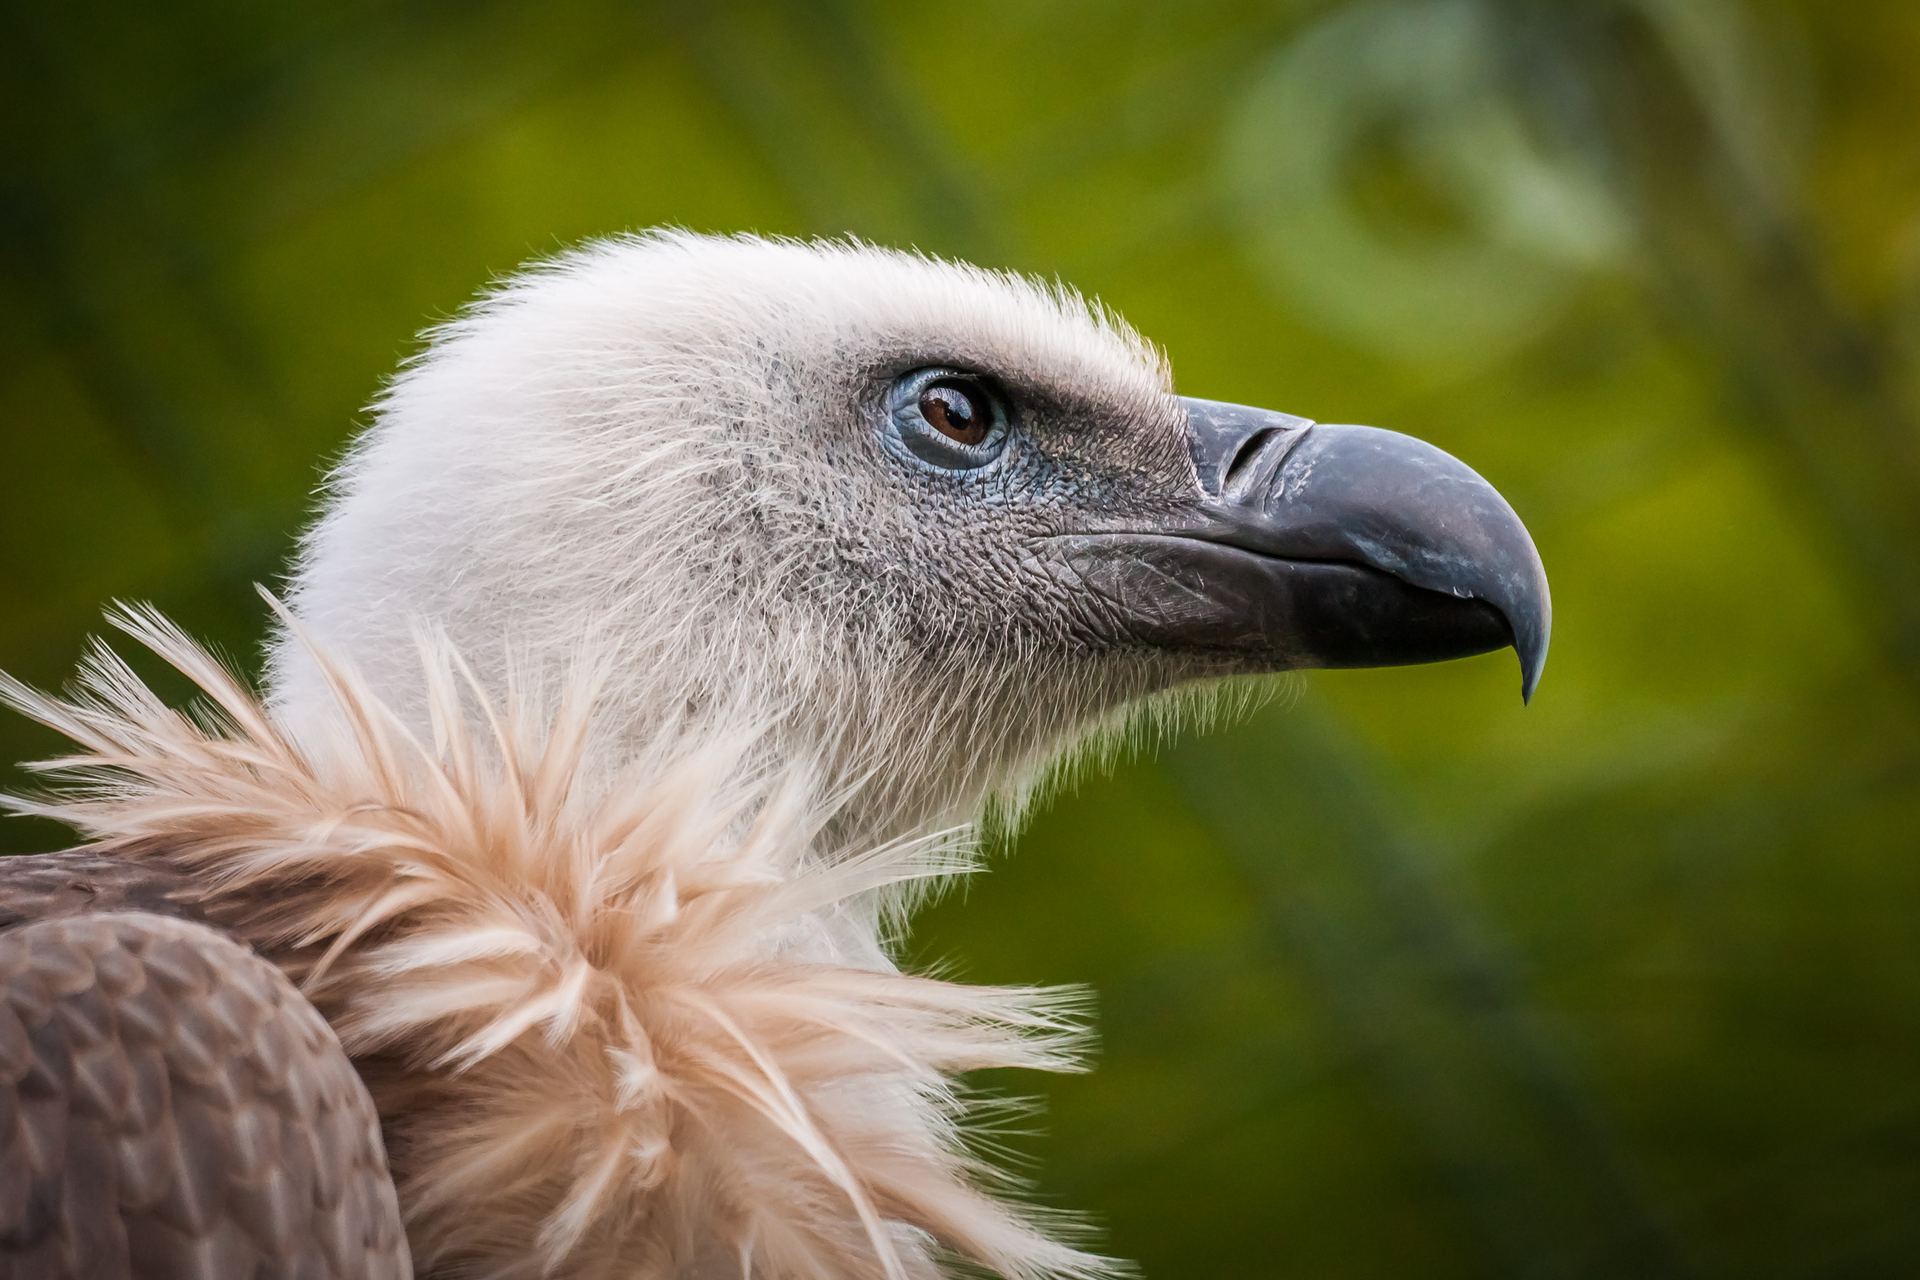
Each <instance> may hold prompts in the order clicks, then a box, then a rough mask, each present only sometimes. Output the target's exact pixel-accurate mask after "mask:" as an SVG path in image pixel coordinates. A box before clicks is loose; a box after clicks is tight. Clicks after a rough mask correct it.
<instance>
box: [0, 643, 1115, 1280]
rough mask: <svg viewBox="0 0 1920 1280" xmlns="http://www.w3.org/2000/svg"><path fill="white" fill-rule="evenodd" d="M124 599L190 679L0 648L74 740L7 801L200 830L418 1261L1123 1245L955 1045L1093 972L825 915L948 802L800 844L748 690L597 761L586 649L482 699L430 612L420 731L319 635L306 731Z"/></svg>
mask: <svg viewBox="0 0 1920 1280" xmlns="http://www.w3.org/2000/svg"><path fill="white" fill-rule="evenodd" d="M114 621H115V623H116V625H118V626H119V627H120V628H121V629H123V630H124V631H126V632H128V633H129V634H130V635H132V636H133V637H134V638H135V639H136V640H138V641H139V642H140V643H142V644H144V645H146V646H147V647H149V648H151V649H152V650H153V651H154V652H155V653H157V654H158V655H159V656H160V657H162V658H163V659H165V660H166V661H167V662H168V663H170V664H172V665H173V666H175V667H177V668H178V669H179V670H180V671H182V672H183V673H185V674H186V675H187V676H188V677H189V678H190V679H191V680H192V681H193V682H194V683H195V684H197V685H198V687H199V688H200V690H201V691H202V692H203V693H204V694H205V696H206V698H207V700H208V702H207V705H206V706H205V707H204V708H203V709H202V710H201V711H199V712H198V713H197V714H196V715H194V716H188V715H185V714H182V713H180V712H177V711H174V710H171V709H169V708H168V707H166V706H165V705H164V704H162V703H161V702H160V701H159V699H158V698H157V697H156V696H155V695H154V694H153V693H151V692H150V691H149V690H148V689H147V688H146V686H145V685H144V684H142V683H141V681H140V680H139V678H138V677H137V676H135V675H134V673H133V672H132V671H131V670H130V669H129V668H128V667H127V666H126V665H125V664H124V663H123V662H122V661H121V660H120V659H119V658H117V657H116V656H115V655H113V654H112V653H111V652H109V651H107V650H106V649H104V648H100V649H98V650H97V651H96V652H95V653H94V654H93V655H92V656H91V658H90V659H89V661H88V663H87V664H86V667H85V668H84V670H83V673H82V677H81V680H80V683H79V686H78V689H77V692H75V693H74V694H72V695H71V696H70V697H69V698H67V699H65V700H61V699H56V698H52V697H49V696H47V695H44V694H41V693H38V692H36V691H33V690H30V689H28V688H26V687H24V686H22V685H19V684H18V683H15V682H11V681H9V682H7V683H6V684H4V686H0V697H4V699H5V701H7V702H9V703H11V704H12V705H14V706H15V707H16V708H18V709H20V710H22V711H24V712H26V713H27V714H28V715H30V716H33V717H34V718H36V719H38V720H40V721H42V722H44V723H46V724H48V725H51V726H53V727H55V728H57V729H59V730H61V731H62V732H63V733H65V734H67V735H68V736H69V737H71V738H72V739H73V740H74V741H76V742H77V743H79V744H80V745H81V746H82V747H83V748H84V749H85V750H84V753H82V754H79V755H76V756H73V757H70V758H66V759H62V760H57V761H52V762H49V763H47V764H45V765H42V766H40V767H41V768H42V769H43V770H45V771H48V772H51V773H54V774H57V775H61V776H64V777H67V778H69V779H75V780H77V781H78V784H79V785H77V786H76V787H75V788H74V789H72V790H70V791H69V792H67V793H66V794H65V795H63V796H61V797H58V798H56V799H54V800H51V801H46V802H16V804H15V807H17V808H20V809H23V810H26V811H30V812H34V813H38V814H42V815H45V816H48V817H52V818H55V819H58V820H60V821H63V822H66V823H68V824H70V825H72V826H74V827H76V828H78V829H79V830H81V831H83V832H85V833H86V834H87V835H88V836H89V837H90V838H91V839H92V841H93V842H94V844H95V846H96V847H98V848H101V849H104V850H109V851H114V852H118V853H121V854H125V855H129V856H142V855H147V856H155V855H163V856H167V857H171V858H174V859H177V860H179V861H181V862H183V863H185V864H186V865H188V866H191V867H193V868H195V869H196V870H197V871H199V872H200V873H202V874H203V875H204V877H205V879H206V883H207V884H208V886H209V889H208V901H207V905H208V906H209V908H210V910H211V911H212V912H213V913H214V914H215V916H216V917H217V918H219V919H221V920H222V921H223V922H225V923H227V924H228V926H229V927H230V928H232V929H233V930H234V931H235V932H236V933H237V934H239V935H240V936H242V937H244V938H246V939H247V940H249V941H251V942H252V943H253V944H254V945H255V947H257V948H258V949H259V950H260V951H261V952H262V953H263V954H265V955H267V956H268V957H270V958H271V959H273V960H275V961H276V962H277V963H279V964H280V965H281V966H282V967H283V968H284V969H285V970H286V971H287V972H288V973H289V974H290V976H292V977H293V978H294V979H295V980H296V981H297V982H299V983H300V984H301V985H302V987H303V989H304V990H305V991H307V993H308V994H309V995H310V996H311V997H312V999H313V1000H314V1002H315V1003H316V1005H317V1006H318V1007H319V1008H320V1009H321V1011H322V1012H323V1013H325V1014H326V1016H327V1018H328V1019H329V1021H330V1022H331V1023H332V1024H333V1026H334V1028H335V1029H336V1030H337V1031H338V1033H339V1034H340V1037H341V1039H342V1041H343V1042H344V1044H345V1045H346V1047H347V1049H348V1050H349V1052H350V1053H351V1054H352V1055H353V1056H354V1058H355V1060H356V1061H357V1062H359V1063H360V1065H361V1068H362V1071H363V1073H364V1074H365V1076H366V1078H367V1080H368V1083H369V1085H370V1087H371V1088H372V1090H373V1093H374V1097H375V1099H376V1101H377V1102H378V1104H379V1106H380V1110H381V1114H382V1116H383V1119H384V1121H385V1123H386V1126H387V1134H388V1141H389V1144H390V1148H391V1159H392V1164H393V1169H394V1172H395V1176H396V1179H397V1182H398V1185H399V1190H400V1197H401V1204H402V1206H403V1209H404V1212H405V1215H406V1218H407V1222H408V1229H409V1235H410V1238H411V1240H412V1243H413V1249H414V1255H415V1259H416V1262H417V1263H418V1265H419V1266H420V1269H421V1271H422V1272H423V1273H424V1274H435V1275H463V1276H465V1275H472V1276H497V1277H520V1276H527V1277H533V1276H551V1277H586V1276H623V1277H661V1278H665V1277H693V1276H700V1277H706V1276H716V1277H718V1276H736V1277H751V1278H753V1280H784V1278H787V1277H792V1278H794V1280H801V1278H807V1280H813V1278H821V1280H825V1278H827V1277H834V1278H847V1280H854V1278H864V1277H884V1278H885V1280H907V1278H909V1277H928V1276H935V1275H939V1274H941V1273H942V1272H943V1271H944V1270H945V1268H946V1266H947V1265H948V1264H950V1263H952V1262H955V1261H962V1262H965V1263H969V1264H973V1265H978V1266H984V1267H987V1268H991V1269H992V1270H994V1271H997V1272H999V1273H1001V1274H1003V1275H1005V1276H1008V1277H1014V1278H1016V1280H1024V1278H1026V1277H1042V1276H1094V1275H1099V1274H1102V1273H1103V1272H1107V1271H1110V1270H1111V1267H1110V1264H1108V1263H1106V1262H1104V1261H1103V1260H1101V1259H1098V1258H1095V1257H1093V1256H1091V1255H1088V1254H1086V1253H1083V1252H1080V1251H1079V1250H1077V1249H1074V1248H1072V1247H1070V1246H1069V1245H1066V1244H1062V1243H1059V1239H1058V1238H1059V1237H1060V1236H1061V1234H1062V1233H1063V1231H1064V1232H1066V1233H1067V1234H1071V1229H1072V1224H1071V1222H1068V1221H1064V1220H1062V1219H1059V1218H1057V1217H1055V1216H1053V1215H1049V1214H1046V1213H1044V1212H1042V1211H1038V1210H1034V1209H1032V1208H1027V1207H1019V1206H1016V1205H1014V1204H1011V1203H1009V1202H1008V1201H1007V1200H1006V1199H1004V1198H1000V1196H998V1195H996V1194H994V1192H995V1191H998V1192H1002V1193H1004V1192H1005V1191H1006V1190H1007V1188H1006V1186H1005V1185H1004V1180H1003V1179H1002V1178H1001V1176H1000V1175H998V1174H996V1173H995V1172H994V1171H993V1170H992V1169H991V1168H990V1167H989V1166H988V1165H987V1164H985V1163H984V1162H983V1161H981V1160H980V1159H978V1158H976V1157H975V1156H973V1155H970V1154H969V1153H968V1150H967V1144H966V1136H965V1126H966V1125H967V1124H968V1122H969V1121H970V1120H978V1119H980V1118H981V1108H980V1104H979V1103H977V1102H976V1101H972V1100H970V1099H969V1097H968V1095H967V1093H966V1092H965V1090H964V1088H963V1087H962V1086H961V1085H960V1084H959V1083H958V1081H957V1075H958V1073H962V1072H967V1071H972V1070H976V1069H979V1068H986V1067H1007V1066H1018V1067H1033V1068H1039V1069H1042V1070H1053V1071H1058V1070H1071V1069H1074V1067H1075V1064H1076V1061H1077V1059H1076V1056H1075V1054H1076V1050H1077V1049H1078V1048H1079V1047H1080V1046H1081V1044H1082V1039H1083V1032H1082V1027H1081V1024H1080V1022H1079V1021H1078V1020H1077V1014H1078V1012H1079V1006H1080V1003H1081V997H1080V994H1079V993H1077V992H1075V991H1071V990H1065V989H1060V988H1047V989H1023V988H1004V987H997V988H996V987H973V986H963V985H959V984H956V983H951V982H944V981H937V980H934V979H932V978H928V977H920V976H914V975H910V974H904V973H901V972H898V971H896V970H895V969H893V968H892V967H890V966H889V965H886V964H885V963H884V962H881V963H876V964H875V965H874V966H873V967H861V966H859V965H855V964H850V963H847V962H846V961H845V960H844V959H841V958H838V957H837V955H836V954H835V952H834V950H833V948H831V947H824V948H823V947H822V946H821V945H819V941H818V940H819V939H821V938H823V937H827V936H830V935H831V934H832V933H833V931H834V922H835V920H836V919H837V918H840V917H853V918H854V921H853V922H855V923H857V924H858V927H859V929H860V930H862V931H864V932H867V933H869V934H872V933H874V932H880V933H882V934H884V932H885V930H886V929H887V928H888V927H889V925H890V921H892V920H894V919H897V912H898V910H899V909H900V908H901V907H902V906H903V905H904V904H905V903H906V902H907V901H908V900H909V899H910V898H911V897H912V896H913V894H914V891H915V889H916V887H918V888H925V887H926V886H928V885H929V884H930V883H932V882H933V881H936V880H938V879H939V878H941V877H945V876H950V875H952V874H955V873H958V872H963V871H965V870H966V869H967V867H968V863H967V860H966V858H965V856H964V852H963V851H961V850H958V849H957V848H956V846H955V844H954V842H953V841H952V840H950V839H949V840H946V841H942V840H939V839H932V840H927V839H920V840H911V841H902V842H897V843H895V844H892V845H889V846H886V847H883V848H878V849H872V850H868V851H864V852H861V851H836V850H832V849H823V848H822V847H821V844H822V840H821V833H822V832H823V830H825V829H827V828H828V827H829V826H830V824H831V819H832V817H833V814H832V812H831V811H830V809H831V806H826V807H825V810H824V811H823V806H822V804H821V802H820V801H819V799H818V796H819V794H820V785H819V782H818V780H817V779H816V778H814V777H812V776H810V775H809V774H808V773H807V772H806V771H805V770H801V769H790V770H786V771H784V772H783V771H770V770H768V769H767V768H766V767H765V766H763V765H761V766H756V765H753V764H751V763H749V762H750V761H753V760H764V759H766V758H767V753H766V752H764V751H760V750H756V746H757V744H758V743H759V742H760V740H761V739H762V738H763V737H764V735H765V734H766V732H767V731H768V728H769V726H767V725H764V724H761V725H755V724H752V723H740V724H737V725H736V726H735V727H734V729H733V730H732V731H731V732H729V733H721V734H716V733H714V732H713V730H712V725H713V721H712V719H711V718H705V719H704V720H703V724H702V727H701V729H700V731H699V733H697V734H695V733H692V732H684V733H683V732H676V730H675V728H674V726H672V725H666V726H663V727H661V728H660V729H659V730H658V731H657V732H656V733H655V734H654V735H653V736H652V739H651V741H650V742H649V743H647V744H645V745H644V746H643V747H642V748H641V749H639V750H637V751H635V752H633V753H632V755H631V756H630V761H631V762H630V763H629V764H628V765H627V766H626V768H625V772H624V773H623V774H622V775H621V776H620V778H619V779H618V781H617V782H616V783H615V784H614V785H612V786H611V787H602V786H598V785H595V786H593V787H590V788H589V787H587V786H584V785H582V784H581V782H580V779H581V777H582V758H583V754H584V753H585V752H586V750H587V747H586V744H587V743H588V742H589V741H590V740H591V739H592V737H593V729H594V725H593V717H594V710H593V707H594V693H595V690H596V687H597V682H596V681H594V680H592V679H590V678H588V677H587V676H586V675H580V674H577V675H576V676H575V677H573V678H572V679H571V680H570V681H568V682H567V687H568V688H569V689H570V690H571V692H570V693H569V694H568V695H567V696H566V697H564V698H563V699H562V701H561V705H559V706H558V707H557V708H554V709H550V710H546V709H542V708H538V707H535V706H532V705H529V704H528V703H529V700H528V699H511V700H510V703H509V705H504V706H499V705H491V704H490V701H489V699H488V697H487V696H486V695H485V694H484V693H483V692H482V686H481V684H480V683H479V682H477V681H476V680H474V679H473V678H472V677H471V675H470V674H469V673H468V672H467V671H466V669H465V667H464V665H463V663H462V662H461V661H460V659H459V657H458V656H457V655H456V654H455V653H454V652H453V651H452V649H451V647H450V646H449V645H448V644H447V643H446V642H445V641H443V640H437V639H435V638H433V637H430V636H427V637H423V638H422V639H421V640H420V642H419V644H418V649H419V652H420V659H421V676H422V684H421V686H420V687H421V688H423V689H425V690H426V691H427V708H428V711H429V715H430V720H429V723H430V725H431V732H432V737H431V740H430V741H429V740H424V739H423V738H422V737H421V736H419V735H416V734H415V733H414V732H412V731H411V730H410V729H409V728H408V727H406V723H405V722H404V721H403V720H402V718H401V717H400V716H398V715H396V714H395V713H393V712H392V711H390V710H389V709H388V708H387V707H386V706H384V705H383V704H382V702H381V701H380V700H379V699H378V698H377V697H376V696H375V695H374V694H372V693H371V692H370V691H369V690H368V688H367V687H366V685H365V684H364V683H363V682H362V681H361V680H360V679H359V678H358V677H357V676H356V675H355V674H353V672H351V671H350V670H348V669H346V668H345V667H343V666H342V665H340V664H338V663H336V662H333V661H330V660H329V658H328V656H327V655H326V654H325V653H323V652H321V651H320V650H319V649H318V648H313V649H310V651H309V652H310V655H311V657H312V659H313V661H314V667H315V669H316V670H318V671H319V672H321V673H322V674H323V676H324V679H325V682H326V686H327V688H328V689H329V691H330V693H331V697H332V699H333V701H334V703H335V705H336V707H337V709H338V711H339V713H340V714H339V716H338V717H337V721H331V722H330V724H331V727H328V728H323V729H320V730H315V731H310V732H303V733H302V734H301V735H300V737H299V739H298V741H297V742H296V740H295V739H294V737H293V736H292V735H290V734H289V733H288V732H287V731H286V729H285V728H284V726H283V725H282V724H281V723H279V722H278V721H277V720H276V718H275V716H274V714H273V713H270V712H268V711H267V710H265V709H263V707H262V706H261V704H260V703H259V702H258V701H257V699H256V698H255V696H254V695H253V694H252V693H251V692H250V691H249V690H248V689H247V688H246V687H245V685H244V684H242V683H241V682H240V681H239V680H237V679H236V678H235V677H234V676H233V675H232V674H230V673H229V672H228V671H227V670H226V669H225V668H224V667H222V665H221V664H220V663H219V662H217V661H216V660H214V659H213V658H212V657H210V656H209V655H208V654H207V653H206V651H205V650H203V649H202V648H200V647H199V646H198V645H197V644H195V643H194V642H193V641H192V640H190V639H189V638H187V637H186V636H185V635H184V634H182V633H181V632H180V631H178V630H177V629H175V628H174V627H173V626H172V625H170V624H169V623H167V622H166V621H164V620H163V619H161V618H160V617H159V616H158V615H156V614H153V613H151V612H143V611H131V610H130V611H126V612H123V613H122V614H120V615H118V616H117V617H116V618H115V619H114ZM283 621H286V623H287V625H288V627H289V630H290V632H293V633H295V634H297V632H298V628H297V627H296V626H295V625H294V624H293V623H292V622H291V620H288V619H285V618H284V616H283ZM513 702H518V703H519V704H520V705H513V704H512V703H513ZM476 723H477V724H480V725H483V726H490V729H481V730H475V729H473V728H472V726H473V725H475V724H476Z"/></svg>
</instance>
